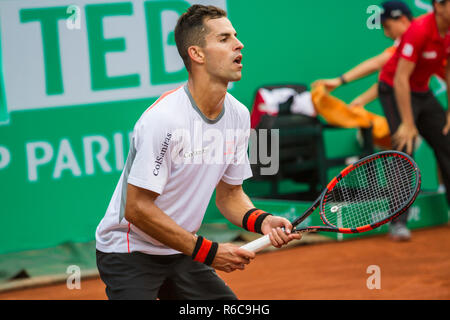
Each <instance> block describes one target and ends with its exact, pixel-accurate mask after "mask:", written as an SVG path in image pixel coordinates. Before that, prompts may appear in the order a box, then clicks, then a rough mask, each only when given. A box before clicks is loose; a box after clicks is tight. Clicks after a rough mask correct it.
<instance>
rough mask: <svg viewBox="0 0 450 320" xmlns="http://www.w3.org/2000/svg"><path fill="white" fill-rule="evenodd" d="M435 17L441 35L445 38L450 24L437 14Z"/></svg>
mask: <svg viewBox="0 0 450 320" xmlns="http://www.w3.org/2000/svg"><path fill="white" fill-rule="evenodd" d="M435 16H436V25H437V28H438V31H439V34H440V35H441V37H444V36H445V35H446V34H447V30H448V28H449V27H450V24H449V23H448V22H447V20H445V19H444V18H443V17H442V16H441V15H438V14H435Z"/></svg>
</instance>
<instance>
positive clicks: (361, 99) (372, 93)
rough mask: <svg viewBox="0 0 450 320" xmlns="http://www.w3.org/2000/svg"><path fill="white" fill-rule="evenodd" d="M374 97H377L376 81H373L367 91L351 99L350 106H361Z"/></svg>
mask: <svg viewBox="0 0 450 320" xmlns="http://www.w3.org/2000/svg"><path fill="white" fill-rule="evenodd" d="M376 98H378V83H374V84H373V85H372V86H371V87H370V88H369V89H367V91H365V92H363V93H362V94H360V95H359V96H358V97H356V98H355V99H353V101H352V102H350V106H362V107H364V106H365V105H367V104H369V103H371V102H372V101H374V100H375V99H376Z"/></svg>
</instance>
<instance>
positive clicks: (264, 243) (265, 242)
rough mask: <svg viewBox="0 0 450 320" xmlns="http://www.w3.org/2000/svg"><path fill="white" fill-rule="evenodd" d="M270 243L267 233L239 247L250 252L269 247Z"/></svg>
mask: <svg viewBox="0 0 450 320" xmlns="http://www.w3.org/2000/svg"><path fill="white" fill-rule="evenodd" d="M271 244H272V243H271V242H270V238H269V235H268V234H266V235H265V236H263V237H261V238H258V239H256V240H254V241H252V242H249V243H247V244H245V245H243V246H242V247H241V248H242V249H245V250H248V251H252V252H258V251H261V250H262V249H265V248H267V247H269V246H270V245H271Z"/></svg>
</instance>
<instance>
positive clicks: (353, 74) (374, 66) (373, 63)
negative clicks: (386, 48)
mask: <svg viewBox="0 0 450 320" xmlns="http://www.w3.org/2000/svg"><path fill="white" fill-rule="evenodd" d="M390 57H391V56H390V54H388V53H386V52H383V53H381V54H379V55H377V56H375V57H373V58H370V59H368V60H366V61H364V62H362V63H360V64H358V65H357V66H356V67H354V68H353V69H351V70H349V71H347V72H346V73H344V74H343V77H344V79H345V81H347V82H352V81H355V80H358V79H361V78H363V77H365V76H368V75H370V74H372V73H374V72H376V71H378V70H380V69H381V68H382V67H383V66H384V64H385V63H386V62H387V61H388V60H389V58H390Z"/></svg>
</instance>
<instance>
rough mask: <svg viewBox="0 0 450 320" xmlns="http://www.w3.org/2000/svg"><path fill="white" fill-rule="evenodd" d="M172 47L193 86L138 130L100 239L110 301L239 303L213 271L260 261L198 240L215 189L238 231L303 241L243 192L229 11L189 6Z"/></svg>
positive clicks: (161, 102) (244, 165)
mask: <svg viewBox="0 0 450 320" xmlns="http://www.w3.org/2000/svg"><path fill="white" fill-rule="evenodd" d="M175 41H176V44H177V48H178V51H179V53H180V55H181V57H182V59H183V61H184V64H185V66H186V69H187V70H188V74H189V78H188V82H187V83H186V84H185V85H183V86H181V87H179V88H177V89H174V90H172V91H169V92H167V93H165V94H163V95H162V96H161V97H160V98H159V99H158V100H157V101H156V102H155V103H154V104H153V105H152V106H150V107H149V108H148V110H147V111H145V112H144V113H143V114H142V116H141V117H140V119H139V120H138V122H137V123H136V125H135V127H134V130H133V136H132V142H131V147H130V152H129V154H128V158H127V162H126V166H125V169H124V171H123V173H122V175H121V177H120V180H119V182H118V184H117V187H116V189H115V191H114V194H113V197H112V199H111V202H110V204H109V207H108V209H107V211H106V214H105V217H104V218H103V220H102V221H101V222H100V224H99V226H98V228H97V231H96V248H97V265H98V269H99V271H100V276H101V278H102V280H103V281H104V283H105V284H106V293H107V296H108V298H109V299H156V298H159V299H236V296H235V294H234V293H233V292H232V290H231V289H230V288H229V287H228V286H227V285H226V284H225V283H224V282H223V280H222V279H221V278H219V277H218V275H217V274H216V273H215V271H214V269H218V270H222V271H225V272H232V271H234V270H244V268H245V266H246V265H247V264H249V263H250V261H251V259H253V258H254V257H255V254H254V253H253V252H249V251H247V250H244V249H241V248H240V247H238V246H236V245H234V244H231V243H216V242H212V241H210V240H208V239H206V238H204V237H201V236H198V235H197V234H196V232H197V231H198V229H199V228H200V226H201V223H202V220H203V217H204V214H205V211H206V208H207V206H208V203H209V201H210V198H211V196H212V194H213V192H214V190H215V191H216V205H217V207H218V209H219V210H220V212H221V213H222V214H223V215H224V216H225V217H226V218H227V219H228V220H229V221H231V222H232V223H233V224H235V225H237V226H240V227H243V228H245V229H247V230H249V231H254V232H259V233H261V234H270V239H271V242H272V245H274V246H276V247H280V246H282V245H285V244H287V243H288V242H289V241H291V240H293V239H300V238H301V236H300V235H299V234H295V233H290V230H292V225H291V224H290V222H289V221H288V220H286V219H284V218H282V217H276V216H273V215H271V214H269V213H267V212H264V211H263V210H259V209H256V208H254V205H253V204H252V202H251V201H250V199H249V197H248V196H247V195H246V194H245V193H244V191H243V189H242V183H243V181H244V180H245V179H247V178H250V177H251V175H252V174H251V170H250V165H249V161H248V157H247V148H248V139H249V135H250V131H249V128H250V115H249V111H248V109H247V108H246V107H245V106H244V105H242V104H241V103H240V102H239V101H238V100H236V99H235V98H234V97H233V96H231V95H230V94H229V93H227V87H228V84H229V82H232V81H238V80H240V79H241V75H242V67H243V66H242V63H241V62H242V52H241V51H242V49H243V48H244V45H243V44H242V43H241V42H240V41H239V40H238V38H237V34H236V31H235V29H234V28H233V26H232V24H231V22H230V21H229V20H228V19H227V14H226V12H225V11H223V10H222V9H220V8H217V7H214V6H202V5H193V6H191V7H190V8H189V9H188V10H187V12H186V13H184V14H183V15H182V16H181V17H180V18H179V20H178V23H177V26H176V28H175ZM282 228H283V229H284V230H286V233H285V232H284V231H283V229H282Z"/></svg>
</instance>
